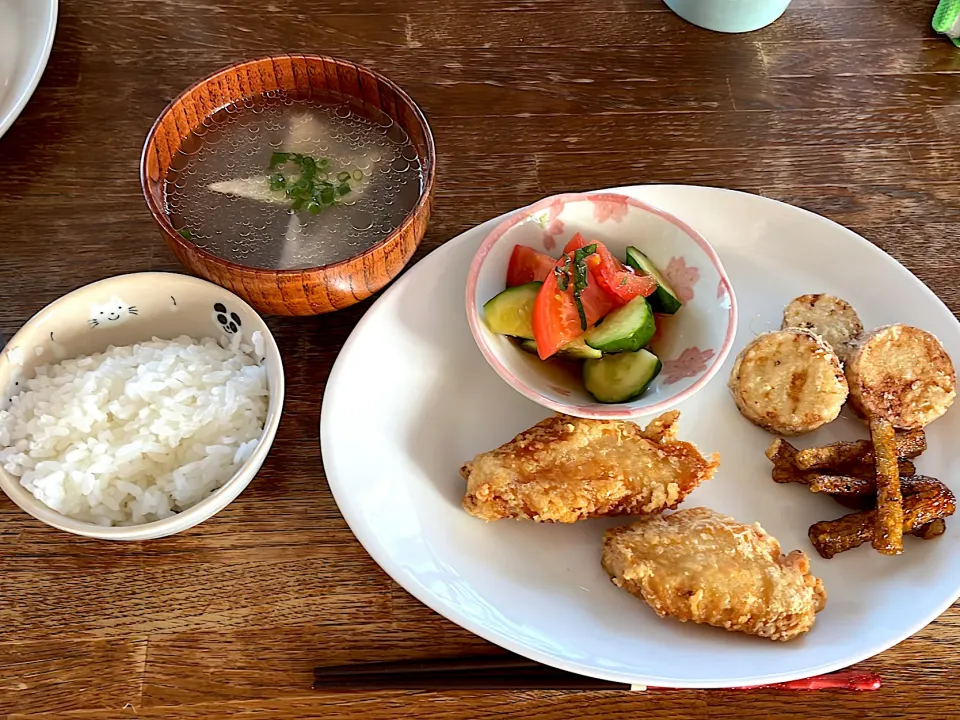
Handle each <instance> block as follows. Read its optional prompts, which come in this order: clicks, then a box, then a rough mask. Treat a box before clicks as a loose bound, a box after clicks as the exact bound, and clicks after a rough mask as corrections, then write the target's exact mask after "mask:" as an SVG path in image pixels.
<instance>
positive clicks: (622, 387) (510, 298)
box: [483, 233, 681, 403]
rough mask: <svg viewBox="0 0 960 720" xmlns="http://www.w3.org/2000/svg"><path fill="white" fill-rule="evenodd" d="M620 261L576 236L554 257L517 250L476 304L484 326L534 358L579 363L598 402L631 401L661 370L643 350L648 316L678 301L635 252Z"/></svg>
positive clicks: (651, 328)
mask: <svg viewBox="0 0 960 720" xmlns="http://www.w3.org/2000/svg"><path fill="white" fill-rule="evenodd" d="M624 260H625V262H621V261H620V260H619V259H617V258H616V257H614V256H613V255H612V254H611V253H610V251H609V250H608V249H607V247H606V246H605V245H604V244H603V243H601V242H597V241H591V242H587V241H586V240H584V238H583V236H581V235H580V234H579V233H578V234H577V235H575V236H574V237H573V239H572V240H570V242H569V243H567V245H566V247H565V248H564V249H563V254H562V255H561V256H560V258H559V259H555V258H552V257H550V256H549V255H544V254H543V253H541V252H538V251H536V250H534V249H533V248H529V247H526V246H524V245H517V246H516V247H514V248H513V254H512V255H511V256H510V265H509V267H508V268H507V289H506V290H504V291H503V292H502V293H500V294H499V295H497V296H496V297H494V298H493V299H492V300H490V301H488V302H487V303H486V304H485V305H484V306H483V315H484V321H485V322H486V324H487V327H489V328H490V330H491V331H492V332H495V333H498V334H501V335H509V336H510V337H512V338H514V339H515V340H516V342H518V343H519V344H520V347H521V348H523V349H524V350H526V351H527V352H530V353H533V354H535V355H537V356H538V357H539V358H540V359H541V360H548V359H550V358H558V359H563V360H570V361H576V362H580V361H582V363H583V368H582V372H583V384H584V386H585V387H586V389H587V390H588V391H589V392H590V394H591V395H593V397H595V398H596V399H597V400H598V401H599V402H603V403H621V402H627V401H629V400H632V399H634V398H636V397H638V396H640V395H641V394H643V391H644V390H646V389H647V386H648V385H649V384H650V382H651V381H652V380H653V379H654V378H655V377H656V376H657V375H658V374H659V373H660V369H661V367H662V365H661V363H660V359H659V358H658V357H657V356H656V355H654V354H653V353H652V352H651V351H650V349H649V347H648V346H649V344H650V341H651V340H652V339H653V336H654V334H655V333H656V330H657V320H656V316H655V314H660V315H673V314H674V313H675V312H677V310H679V309H680V306H681V303H680V300H679V298H678V297H677V294H676V293H675V292H674V290H673V288H672V287H670V284H669V283H668V282H667V281H666V279H665V278H664V277H663V275H662V274H661V273H660V271H659V270H658V269H657V268H656V267H655V266H654V265H653V263H651V262H650V260H649V258H647V256H646V255H644V254H643V253H642V252H640V251H639V250H638V249H637V248H635V247H629V248H627V252H626V257H625V258H624Z"/></svg>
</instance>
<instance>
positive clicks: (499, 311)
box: [483, 282, 543, 340]
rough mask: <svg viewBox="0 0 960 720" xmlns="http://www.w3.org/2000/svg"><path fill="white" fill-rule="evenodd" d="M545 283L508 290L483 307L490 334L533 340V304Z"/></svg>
mask: <svg viewBox="0 0 960 720" xmlns="http://www.w3.org/2000/svg"><path fill="white" fill-rule="evenodd" d="M542 285H543V283H540V282H530V283H526V284H525V285H517V286H516V287H512V288H507V289H506V290H504V291H503V292H502V293H500V294H499V295H497V296H495V297H494V298H493V299H491V300H487V302H486V304H485V305H484V306H483V319H484V321H485V322H486V323H487V327H488V328H490V332H495V333H497V334H498V335H511V336H513V337H519V338H526V339H527V340H533V304H534V303H535V302H536V300H537V293H538V292H540V287H541V286H542Z"/></svg>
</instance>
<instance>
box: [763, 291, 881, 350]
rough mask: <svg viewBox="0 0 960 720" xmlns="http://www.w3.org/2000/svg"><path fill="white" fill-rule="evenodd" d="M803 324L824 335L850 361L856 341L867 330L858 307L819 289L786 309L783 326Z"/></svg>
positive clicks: (795, 299)
mask: <svg viewBox="0 0 960 720" xmlns="http://www.w3.org/2000/svg"><path fill="white" fill-rule="evenodd" d="M787 328H803V329H805V330H809V331H811V332H812V333H813V334H814V335H817V336H818V337H820V338H822V339H823V340H825V341H826V342H827V344H828V345H829V346H830V347H831V348H833V351H834V352H835V353H836V354H837V357H839V358H840V360H841V361H842V362H846V361H847V359H848V357H849V356H850V353H851V351H852V349H853V345H854V342H855V341H856V339H857V338H858V337H859V336H860V335H861V334H862V333H863V323H862V322H860V316H859V315H857V311H856V310H854V309H853V307H852V306H851V305H850V303H848V302H847V301H846V300H841V299H840V298H838V297H834V296H833V295H827V294H825V293H817V294H814V295H801V296H800V297H798V298H794V299H793V300H791V301H790V304H789V305H787V307H786V308H784V310H783V325H782V329H784V330H786V329H787Z"/></svg>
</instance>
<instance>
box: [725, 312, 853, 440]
mask: <svg viewBox="0 0 960 720" xmlns="http://www.w3.org/2000/svg"><path fill="white" fill-rule="evenodd" d="M729 386H730V391H731V392H732V393H733V399H734V402H736V404H737V408H739V410H740V413H741V414H742V415H743V416H744V417H745V418H747V420H749V421H750V422H752V423H753V424H755V425H759V426H760V427H762V428H764V429H765V430H768V431H770V432H772V433H776V434H777V435H799V434H801V433H807V432H810V431H812V430H816V429H817V428H818V427H820V426H821V425H825V424H826V423H828V422H832V421H833V420H835V419H836V418H837V416H838V415H839V414H840V409H841V408H842V407H843V403H844V402H845V401H846V399H847V381H846V379H845V378H844V375H843V368H842V367H841V365H840V360H839V358H837V355H836V353H834V352H833V350H832V349H831V348H830V346H829V345H827V344H826V343H825V342H824V341H823V340H821V339H820V338H818V337H817V336H816V335H814V334H813V333H812V332H810V331H809V330H800V329H797V328H789V329H787V330H776V331H773V332H768V333H764V334H763V335H758V336H757V337H755V338H754V339H753V340H752V341H751V342H750V343H749V344H748V345H747V346H746V347H745V348H744V349H743V351H742V352H741V353H740V355H739V356H738V357H737V360H736V362H735V363H734V366H733V371H732V372H731V374H730V381H729Z"/></svg>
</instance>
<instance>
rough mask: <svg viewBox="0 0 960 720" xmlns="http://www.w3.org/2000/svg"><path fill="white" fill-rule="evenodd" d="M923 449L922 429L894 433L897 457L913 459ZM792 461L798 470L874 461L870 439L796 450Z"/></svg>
mask: <svg viewBox="0 0 960 720" xmlns="http://www.w3.org/2000/svg"><path fill="white" fill-rule="evenodd" d="M926 449H927V436H926V434H925V433H924V432H923V430H908V431H906V432H900V433H896V455H897V457H898V458H915V457H917V456H918V455H921V454H922V453H923V452H925V451H926ZM768 457H769V456H768ZM771 459H772V458H771ZM794 462H795V463H796V466H797V467H798V468H800V469H801V470H816V469H819V468H835V467H840V466H843V465H848V464H851V463H863V464H871V463H873V462H874V455H873V442H872V441H871V440H854V441H852V442H846V441H844V442H835V443H831V444H830V445H823V446H822V447H812V448H807V449H806V450H799V451H797V452H796V459H795V461H794Z"/></svg>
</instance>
